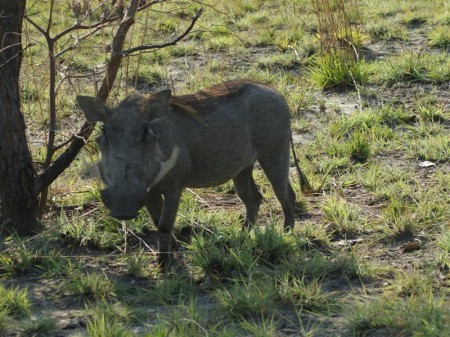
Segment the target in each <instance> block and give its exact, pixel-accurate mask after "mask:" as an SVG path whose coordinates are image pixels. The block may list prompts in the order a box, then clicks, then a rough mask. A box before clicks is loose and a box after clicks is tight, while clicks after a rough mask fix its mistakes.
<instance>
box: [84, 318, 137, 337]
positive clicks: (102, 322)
mask: <svg viewBox="0 0 450 337" xmlns="http://www.w3.org/2000/svg"><path fill="white" fill-rule="evenodd" d="M86 332H87V335H88V337H105V336H108V337H132V336H134V334H133V333H132V332H131V331H130V329H129V328H127V327H125V326H123V325H122V324H121V323H120V322H118V321H117V320H114V319H112V318H110V317H108V316H107V315H105V314H103V313H100V314H98V315H96V316H95V317H93V318H92V319H90V320H89V321H88V322H87V324H86Z"/></svg>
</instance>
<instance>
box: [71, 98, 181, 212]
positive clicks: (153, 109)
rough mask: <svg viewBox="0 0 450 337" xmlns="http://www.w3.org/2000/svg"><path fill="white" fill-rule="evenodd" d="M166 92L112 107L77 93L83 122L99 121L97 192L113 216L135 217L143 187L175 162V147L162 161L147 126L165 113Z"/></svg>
mask: <svg viewBox="0 0 450 337" xmlns="http://www.w3.org/2000/svg"><path fill="white" fill-rule="evenodd" d="M169 97H170V91H169V90H165V91H161V92H159V93H156V94H154V95H152V96H150V97H147V98H145V97H141V96H132V97H129V98H127V99H125V100H124V101H123V102H122V103H121V104H120V105H119V106H118V107H117V108H114V109H109V108H108V107H107V106H106V105H105V104H103V103H101V102H99V101H98V100H97V99H95V98H94V97H87V96H78V97H77V100H78V104H79V105H80V107H81V109H82V110H83V112H84V114H85V116H86V119H87V120H88V121H90V122H103V128H102V135H101V136H100V137H99V138H98V139H97V143H98V146H99V148H100V152H101V155H102V159H101V161H100V163H99V169H100V175H101V178H102V180H103V181H104V183H105V184H106V188H105V189H104V190H102V191H101V197H102V200H103V203H104V204H105V205H106V207H108V208H109V210H110V215H111V216H113V217H115V218H117V219H121V220H126V219H132V218H134V217H136V216H137V214H138V211H139V210H140V209H141V208H142V207H143V206H144V202H145V198H146V194H147V191H148V189H149V188H150V187H151V186H153V185H155V184H156V183H157V182H158V181H159V180H161V178H162V177H164V176H165V175H166V174H167V172H168V171H169V170H170V169H171V168H172V167H173V166H174V165H175V162H176V159H177V156H178V148H175V149H174V150H172V154H171V155H170V158H169V159H167V160H166V161H164V160H163V154H162V152H161V149H160V144H159V137H158V135H157V134H156V133H155V132H154V130H153V129H152V119H154V118H155V117H156V118H157V117H162V116H163V115H164V114H165V113H166V112H167V105H168V101H169ZM155 114H156V115H155Z"/></svg>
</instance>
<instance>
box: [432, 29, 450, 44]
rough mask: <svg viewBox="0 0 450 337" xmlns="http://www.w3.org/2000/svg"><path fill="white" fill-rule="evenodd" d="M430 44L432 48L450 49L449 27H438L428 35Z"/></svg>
mask: <svg viewBox="0 0 450 337" xmlns="http://www.w3.org/2000/svg"><path fill="white" fill-rule="evenodd" d="M428 38H429V42H428V44H429V45H430V46H432V47H439V48H444V49H449V48H450V32H449V27H448V26H440V27H436V28H434V29H433V30H431V31H430V33H429V34H428Z"/></svg>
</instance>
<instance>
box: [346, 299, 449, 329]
mask: <svg viewBox="0 0 450 337" xmlns="http://www.w3.org/2000/svg"><path fill="white" fill-rule="evenodd" d="M449 317H450V316H449V315H448V307H447V305H446V303H445V299H443V298H442V299H435V298H433V296H432V295H430V294H427V295H422V296H414V297H410V298H408V299H406V300H403V299H399V298H396V297H387V296H385V297H384V298H382V299H379V300H375V301H370V302H365V303H361V304H357V305H354V306H353V310H352V312H351V314H350V315H349V317H348V318H347V326H348V330H349V332H348V333H349V335H351V336H366V335H367V334H368V333H372V334H373V333H377V332H379V333H382V334H383V335H398V334H407V335H408V336H427V337H440V336H445V335H446V334H447V333H446V332H445V331H448V324H449V323H450V318H449Z"/></svg>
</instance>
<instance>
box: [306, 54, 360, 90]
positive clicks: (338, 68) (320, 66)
mask: <svg viewBox="0 0 450 337" xmlns="http://www.w3.org/2000/svg"><path fill="white" fill-rule="evenodd" d="M307 73H308V75H307V76H308V78H309V79H310V81H311V82H312V83H313V84H315V85H316V86H318V87H320V88H323V89H329V88H337V89H345V88H354V87H356V86H358V85H363V84H365V83H367V80H368V72H367V66H366V62H365V61H364V60H358V61H353V60H349V59H348V56H344V54H326V55H323V56H318V57H315V58H314V59H313V60H312V61H311V63H310V64H309V66H308V67H307Z"/></svg>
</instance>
